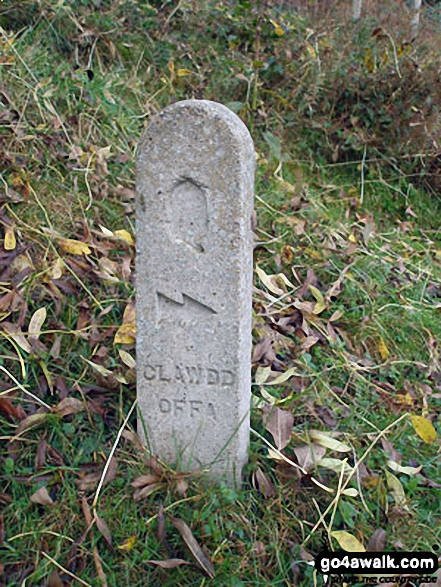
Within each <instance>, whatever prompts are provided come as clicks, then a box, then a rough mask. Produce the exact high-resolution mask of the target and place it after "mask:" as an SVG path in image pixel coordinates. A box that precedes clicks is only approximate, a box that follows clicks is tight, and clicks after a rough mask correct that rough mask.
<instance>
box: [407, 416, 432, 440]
mask: <svg viewBox="0 0 441 587" xmlns="http://www.w3.org/2000/svg"><path fill="white" fill-rule="evenodd" d="M410 420H411V422H412V425H413V427H414V428H415V432H416V433H417V434H418V436H419V437H420V438H422V439H423V440H424V442H426V443H427V444H431V443H432V442H434V440H435V439H436V430H435V428H434V427H433V424H432V422H430V421H429V420H427V419H426V418H424V417H423V416H411V417H410Z"/></svg>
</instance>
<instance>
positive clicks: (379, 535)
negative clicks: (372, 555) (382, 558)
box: [366, 528, 387, 552]
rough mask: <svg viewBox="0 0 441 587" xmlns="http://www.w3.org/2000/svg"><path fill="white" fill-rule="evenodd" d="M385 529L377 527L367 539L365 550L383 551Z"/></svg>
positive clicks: (385, 536) (385, 535)
mask: <svg viewBox="0 0 441 587" xmlns="http://www.w3.org/2000/svg"><path fill="white" fill-rule="evenodd" d="M386 538H387V534H386V530H383V528H377V530H375V532H374V533H373V534H372V536H371V537H370V539H369V543H368V545H367V547H366V550H367V551H369V552H383V551H384V549H385V547H386Z"/></svg>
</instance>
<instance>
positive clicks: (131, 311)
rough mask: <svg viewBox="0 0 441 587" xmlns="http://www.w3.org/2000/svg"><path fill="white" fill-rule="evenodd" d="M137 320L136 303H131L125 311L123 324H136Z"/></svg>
mask: <svg viewBox="0 0 441 587" xmlns="http://www.w3.org/2000/svg"><path fill="white" fill-rule="evenodd" d="M135 320H136V311H135V303H134V302H130V303H129V304H127V306H126V307H125V309H124V314H123V324H126V323H128V322H135Z"/></svg>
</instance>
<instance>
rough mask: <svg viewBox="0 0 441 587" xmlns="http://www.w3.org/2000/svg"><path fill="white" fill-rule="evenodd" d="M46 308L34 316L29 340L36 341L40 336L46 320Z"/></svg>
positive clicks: (29, 331)
mask: <svg viewBox="0 0 441 587" xmlns="http://www.w3.org/2000/svg"><path fill="white" fill-rule="evenodd" d="M46 315H47V312H46V308H39V309H38V310H37V311H36V312H34V314H33V315H32V318H31V320H30V322H29V328H28V333H29V338H31V339H34V340H36V339H37V338H38V337H39V336H40V332H41V327H42V326H43V324H44V321H45V320H46Z"/></svg>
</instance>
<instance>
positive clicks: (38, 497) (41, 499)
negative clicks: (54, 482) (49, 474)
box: [30, 487, 54, 505]
mask: <svg viewBox="0 0 441 587" xmlns="http://www.w3.org/2000/svg"><path fill="white" fill-rule="evenodd" d="M30 499H31V501H32V503H38V504H39V505H53V504H54V500H53V499H52V498H51V496H50V495H49V493H48V491H47V488H46V487H40V489H37V491H35V492H34V493H33V494H32V495H31V498H30Z"/></svg>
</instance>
